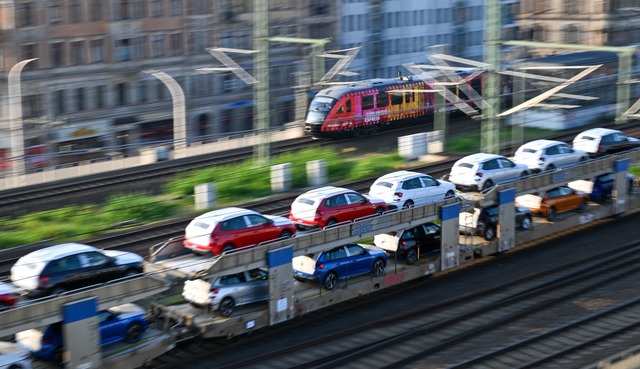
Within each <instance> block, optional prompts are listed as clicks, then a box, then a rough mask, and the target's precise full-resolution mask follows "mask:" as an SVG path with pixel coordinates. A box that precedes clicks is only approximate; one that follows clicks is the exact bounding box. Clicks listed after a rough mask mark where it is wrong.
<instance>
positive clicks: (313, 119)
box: [307, 96, 336, 123]
mask: <svg viewBox="0 0 640 369" xmlns="http://www.w3.org/2000/svg"><path fill="white" fill-rule="evenodd" d="M335 103H336V99H333V98H331V97H326V96H316V97H315V98H314V99H313V100H312V101H311V105H310V106H309V113H308V114H307V123H321V122H322V121H324V118H325V117H326V116H327V114H328V113H329V110H331V107H332V106H333V105H334V104H335Z"/></svg>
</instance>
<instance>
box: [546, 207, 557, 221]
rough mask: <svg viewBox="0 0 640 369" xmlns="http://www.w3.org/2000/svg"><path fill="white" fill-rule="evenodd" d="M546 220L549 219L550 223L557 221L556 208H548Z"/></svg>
mask: <svg viewBox="0 0 640 369" xmlns="http://www.w3.org/2000/svg"><path fill="white" fill-rule="evenodd" d="M547 219H549V220H550V221H552V222H554V221H555V220H556V219H558V214H557V213H556V208H553V207H552V208H549V214H547Z"/></svg>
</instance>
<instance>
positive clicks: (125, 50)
mask: <svg viewBox="0 0 640 369" xmlns="http://www.w3.org/2000/svg"><path fill="white" fill-rule="evenodd" d="M116 55H117V56H116V58H117V61H129V60H131V40H130V39H128V38H125V39H122V40H118V41H116Z"/></svg>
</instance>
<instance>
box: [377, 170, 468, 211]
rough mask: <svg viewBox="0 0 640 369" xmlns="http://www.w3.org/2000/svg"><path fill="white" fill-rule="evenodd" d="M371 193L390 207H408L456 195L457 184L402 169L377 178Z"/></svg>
mask: <svg viewBox="0 0 640 369" xmlns="http://www.w3.org/2000/svg"><path fill="white" fill-rule="evenodd" d="M369 195H371V196H377V197H380V198H381V199H383V200H384V201H385V202H386V203H387V205H388V206H389V209H397V208H402V209H408V208H412V207H414V206H422V205H428V204H433V203H434V202H438V201H442V200H444V199H447V198H451V197H454V196H455V195H456V186H454V184H453V183H451V182H447V181H439V180H437V179H435V178H433V177H431V176H429V175H426V174H422V173H418V172H410V171H406V170H401V171H397V172H393V173H389V174H385V175H384V176H382V177H380V178H378V179H376V181H375V182H373V184H372V185H371V188H369Z"/></svg>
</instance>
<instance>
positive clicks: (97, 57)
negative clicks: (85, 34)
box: [91, 40, 104, 63]
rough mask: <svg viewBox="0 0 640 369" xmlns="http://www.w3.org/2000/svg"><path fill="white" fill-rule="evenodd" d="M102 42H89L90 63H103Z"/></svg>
mask: <svg viewBox="0 0 640 369" xmlns="http://www.w3.org/2000/svg"><path fill="white" fill-rule="evenodd" d="M103 48H104V41H103V40H91V62H92V63H100V62H102V61H104V50H103Z"/></svg>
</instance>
